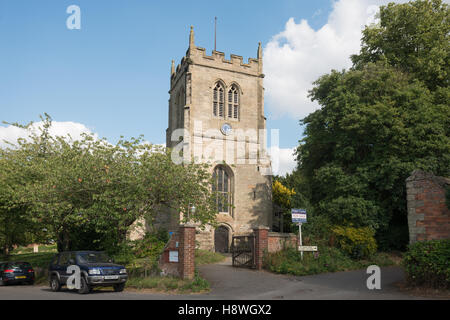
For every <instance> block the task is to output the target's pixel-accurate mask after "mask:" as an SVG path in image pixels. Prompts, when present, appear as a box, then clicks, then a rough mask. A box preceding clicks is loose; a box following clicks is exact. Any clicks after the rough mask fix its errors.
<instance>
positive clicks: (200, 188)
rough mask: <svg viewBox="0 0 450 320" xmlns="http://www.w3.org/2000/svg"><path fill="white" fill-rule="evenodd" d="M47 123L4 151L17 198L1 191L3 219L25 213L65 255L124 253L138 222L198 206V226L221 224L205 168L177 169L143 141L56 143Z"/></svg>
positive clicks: (5, 172) (6, 178) (86, 138)
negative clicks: (14, 212) (122, 245)
mask: <svg viewBox="0 0 450 320" xmlns="http://www.w3.org/2000/svg"><path fill="white" fill-rule="evenodd" d="M43 120H44V126H43V128H42V129H41V132H40V134H31V135H30V138H29V139H27V140H25V139H23V140H20V141H18V147H16V148H14V147H11V148H9V149H6V150H2V153H1V159H0V161H1V162H0V163H1V164H2V179H1V182H2V183H4V184H5V185H6V186H7V187H8V188H9V190H10V191H9V193H8V194H6V193H5V192H2V194H3V195H4V196H3V198H2V199H4V202H3V203H4V204H5V205H4V206H3V209H2V211H1V213H0V215H1V216H5V215H6V213H7V212H9V211H11V210H16V209H15V208H24V209H23V214H24V215H25V216H26V219H31V220H32V221H34V222H36V223H39V225H40V226H42V227H45V228H47V230H48V233H49V234H51V235H53V236H54V237H55V239H56V240H57V242H58V245H59V248H60V249H62V250H67V249H76V248H80V249H81V248H83V249H94V248H95V249H111V248H115V247H119V244H120V243H121V242H123V241H124V240H125V239H126V236H127V232H128V231H129V230H130V226H131V225H132V224H133V223H134V222H135V221H137V220H139V219H141V218H143V219H145V220H146V221H147V222H148V223H150V224H151V223H152V221H153V219H154V218H155V216H156V214H157V213H159V212H167V211H168V209H170V210H175V211H176V212H187V210H188V208H190V207H191V206H192V205H195V207H196V212H195V215H194V216H191V217H190V218H191V220H192V221H193V222H198V223H199V224H206V223H210V222H213V221H214V218H215V205H214V203H215V202H214V198H213V197H212V193H211V188H210V183H211V180H210V174H209V172H208V170H207V167H206V166H205V165H200V164H188V165H184V166H181V165H175V164H174V163H173V162H172V160H171V157H170V150H166V149H165V148H162V147H158V146H154V145H149V144H144V143H142V137H140V138H137V139H134V138H133V139H131V141H126V140H123V139H122V140H120V141H119V142H118V143H117V144H116V145H111V144H109V143H108V142H107V141H106V140H98V139H94V137H93V136H91V135H89V134H84V135H83V137H82V139H81V140H77V141H74V140H72V139H70V137H52V136H50V134H49V128H50V127H51V119H50V118H49V117H47V118H46V119H43ZM8 188H7V189H6V190H8ZM12 195H13V196H12ZM16 218H17V219H18V220H19V221H22V219H21V218H20V217H19V215H16ZM23 221H25V220H23Z"/></svg>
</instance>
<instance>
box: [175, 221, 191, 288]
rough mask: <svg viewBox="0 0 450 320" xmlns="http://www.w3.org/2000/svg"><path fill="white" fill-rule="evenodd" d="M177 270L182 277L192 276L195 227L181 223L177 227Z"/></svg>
mask: <svg viewBox="0 0 450 320" xmlns="http://www.w3.org/2000/svg"><path fill="white" fill-rule="evenodd" d="M179 240H180V243H179V247H178V252H179V253H178V260H179V262H178V271H179V274H180V277H181V278H182V279H193V278H194V271H195V265H194V257H195V227H194V226H192V225H181V226H180V227H179Z"/></svg>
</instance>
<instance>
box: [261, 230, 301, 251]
mask: <svg viewBox="0 0 450 320" xmlns="http://www.w3.org/2000/svg"><path fill="white" fill-rule="evenodd" d="M297 245H298V237H297V236H296V235H295V234H293V233H279V232H269V234H268V248H267V251H268V252H270V253H272V252H278V251H281V250H283V249H286V248H289V247H292V248H295V247H296V246H297Z"/></svg>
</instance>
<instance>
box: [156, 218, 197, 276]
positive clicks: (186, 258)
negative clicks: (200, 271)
mask: <svg viewBox="0 0 450 320" xmlns="http://www.w3.org/2000/svg"><path fill="white" fill-rule="evenodd" d="M171 251H174V252H178V262H174V261H170V259H169V257H170V252H171ZM159 268H160V269H161V272H162V275H165V276H174V277H180V278H182V279H193V278H194V272H195V227H194V226H190V225H181V226H180V227H179V228H178V232H173V233H172V235H171V237H170V239H169V241H168V242H167V244H166V246H165V247H164V251H163V253H162V254H161V257H160V259H159Z"/></svg>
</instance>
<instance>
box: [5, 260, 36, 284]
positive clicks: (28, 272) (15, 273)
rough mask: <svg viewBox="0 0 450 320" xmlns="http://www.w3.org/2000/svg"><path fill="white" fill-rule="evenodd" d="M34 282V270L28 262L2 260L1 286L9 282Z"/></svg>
mask: <svg viewBox="0 0 450 320" xmlns="http://www.w3.org/2000/svg"><path fill="white" fill-rule="evenodd" d="M17 283H26V284H29V285H33V284H34V270H33V267H32V266H31V264H30V263H28V262H2V263H1V264H0V286H4V285H7V284H17Z"/></svg>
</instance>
